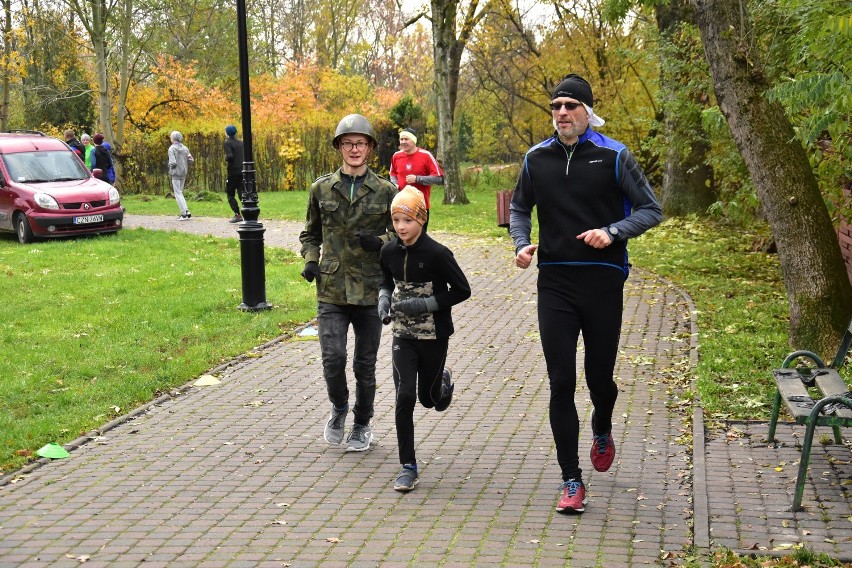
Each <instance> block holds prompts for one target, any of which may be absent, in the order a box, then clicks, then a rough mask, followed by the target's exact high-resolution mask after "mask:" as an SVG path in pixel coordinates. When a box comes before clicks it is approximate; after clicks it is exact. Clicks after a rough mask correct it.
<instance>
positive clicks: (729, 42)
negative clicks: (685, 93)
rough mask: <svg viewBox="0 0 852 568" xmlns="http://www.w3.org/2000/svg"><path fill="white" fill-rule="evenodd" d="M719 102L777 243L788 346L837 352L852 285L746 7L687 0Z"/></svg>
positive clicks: (724, 0)
mask: <svg viewBox="0 0 852 568" xmlns="http://www.w3.org/2000/svg"><path fill="white" fill-rule="evenodd" d="M690 1H691V3H692V5H693V7H694V8H695V12H696V16H697V24H698V27H699V29H700V30H701V38H702V42H703V43H704V51H705V55H706V57H707V61H708V63H709V65H710V72H711V74H712V77H713V84H714V88H715V92H716V99H717V100H718V101H719V107H720V108H721V110H722V113H723V114H724V115H725V118H726V119H727V121H728V124H729V125H730V127H731V132H732V134H733V137H734V140H735V142H736V145H737V148H738V149H739V151H740V153H741V154H742V156H743V159H744V160H745V163H746V166H747V167H748V170H749V173H750V175H751V178H752V180H753V182H754V186H755V190H756V191H757V194H758V197H759V198H760V202H761V204H762V206H763V210H764V212H765V214H766V218H767V220H768V222H769V225H770V227H771V228H772V233H773V236H774V238H775V241H776V243H777V245H778V254H779V257H780V261H781V272H782V276H783V279H784V285H785V288H786V290H787V299H788V303H789V306H790V341H791V344H792V345H793V346H794V347H795V348H798V349H810V350H812V351H815V352H817V353H832V352H833V351H834V349H835V348H836V346H837V339H838V338H839V337H840V336H841V334H842V333H843V331H844V330H845V329H846V326H847V325H848V323H849V318H850V314H852V285H850V283H849V279H848V277H847V274H846V270H845V267H844V264H843V260H842V257H841V255H840V246H839V244H838V242H837V236H836V234H835V232H834V229H833V226H832V223H831V218H830V217H829V214H828V210H827V208H826V205H825V202H824V201H823V198H822V195H821V194H820V191H819V188H818V186H817V181H816V178H815V177H814V174H813V171H812V169H811V166H810V164H809V162H808V158H807V155H806V154H805V151H804V149H803V147H802V145H801V143H800V142H799V141H798V140H796V139H795V134H794V132H793V128H792V127H791V125H790V121H789V119H788V117H787V115H786V114H785V113H784V110H783V108H782V107H781V105H780V104H778V103H774V102H770V101H769V100H768V99H767V97H766V95H765V93H766V91H767V89H768V88H769V86H770V85H769V84H768V81H767V80H766V76H765V74H764V71H763V69H762V66H761V54H760V53H759V52H758V51H757V49H756V47H755V44H756V42H755V41H754V40H753V36H752V22H751V19H750V15H749V12H748V10H747V6H746V4H745V3H744V2H731V1H730V0H690Z"/></svg>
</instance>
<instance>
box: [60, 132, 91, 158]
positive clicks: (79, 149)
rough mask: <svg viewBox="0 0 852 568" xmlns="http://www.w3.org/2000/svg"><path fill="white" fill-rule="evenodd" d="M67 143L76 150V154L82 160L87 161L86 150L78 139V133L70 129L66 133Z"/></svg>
mask: <svg viewBox="0 0 852 568" xmlns="http://www.w3.org/2000/svg"><path fill="white" fill-rule="evenodd" d="M65 143H66V144H68V146H70V147H71V149H72V150H74V153H75V154H77V156H79V158H80V159H81V160H85V159H86V148H85V147H84V146H83V143H82V142H80V141H79V140H78V139H77V133H76V132H74V131H73V130H71V129H70V128H69V129H68V130H66V131H65Z"/></svg>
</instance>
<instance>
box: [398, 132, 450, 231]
mask: <svg viewBox="0 0 852 568" xmlns="http://www.w3.org/2000/svg"><path fill="white" fill-rule="evenodd" d="M389 175H390V178H391V181H392V182H393V183H394V185H396V186H397V188H400V189H401V188H403V187H405V186H406V185H411V186H414V187H415V188H417V189H419V190H420V191H421V192H422V193H423V197H424V199H425V200H426V223H425V224H424V225H423V230H424V231H425V230H426V228H427V227H428V226H429V211H430V210H431V208H432V205H431V201H430V197H431V195H432V186H433V185H444V173H443V172H442V171H441V167H440V166H439V165H438V161H437V160H436V159H435V157H434V156H433V155H432V154H431V153H430V152H429V151H428V150H424V149H423V148H418V147H417V133H416V132H415V131H414V129H413V128H403V129H402V130H400V131H399V151H398V152H396V153H394V155H393V156H392V157H391V167H390V174H389Z"/></svg>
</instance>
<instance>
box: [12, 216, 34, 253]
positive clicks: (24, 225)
mask: <svg viewBox="0 0 852 568" xmlns="http://www.w3.org/2000/svg"><path fill="white" fill-rule="evenodd" d="M15 232H16V233H17V234H18V242H19V243H21V244H22V245H26V244H29V243H31V242H33V240H35V236H34V235H33V230H32V229H31V228H30V222H29V221H27V216H26V215H24V214H23V213H18V216H17V218H16V220H15Z"/></svg>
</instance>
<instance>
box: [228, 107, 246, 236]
mask: <svg viewBox="0 0 852 568" xmlns="http://www.w3.org/2000/svg"><path fill="white" fill-rule="evenodd" d="M225 134H226V135H227V138H226V139H225V143H224V144H223V147H224V150H225V162H227V164H228V179H227V181H226V182H225V195H227V197H228V205H230V206H231V211H233V212H234V216H233V217H231V220H230V221H228V222H229V223H239V222H240V221H242V220H243V217H242V215H240V206H239V204H238V203H237V198H236V196H237V195H240V200H241V201H242V194H240V193H239V192H240V191H241V190H242V187H243V141H242V140H240V139H239V138H237V127H236V126H234V125H233V124H229V125H228V126H226V127H225Z"/></svg>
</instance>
